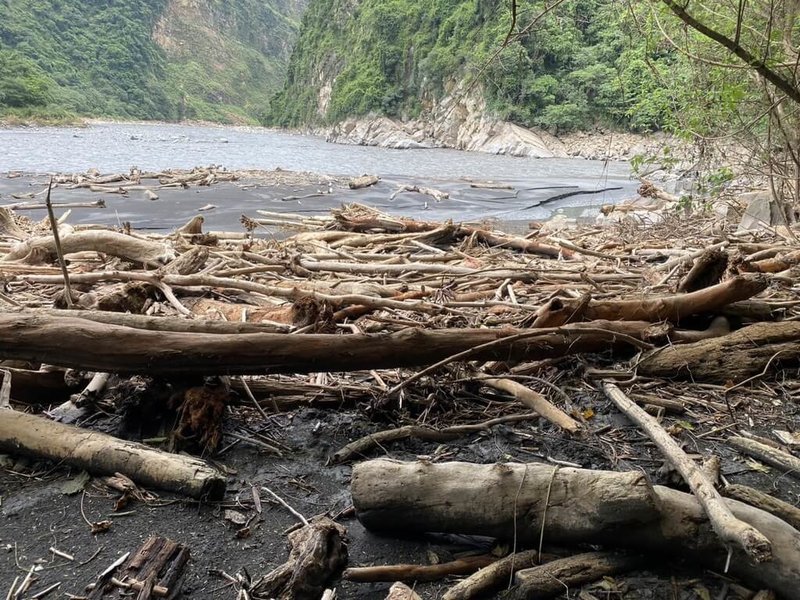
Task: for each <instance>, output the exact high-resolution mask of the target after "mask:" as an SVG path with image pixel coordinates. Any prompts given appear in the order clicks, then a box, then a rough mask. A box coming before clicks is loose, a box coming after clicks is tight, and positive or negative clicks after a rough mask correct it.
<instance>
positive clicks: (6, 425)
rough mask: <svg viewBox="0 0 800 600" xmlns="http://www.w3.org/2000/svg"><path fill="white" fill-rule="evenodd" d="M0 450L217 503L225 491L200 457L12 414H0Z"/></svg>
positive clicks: (221, 477) (221, 478)
mask: <svg viewBox="0 0 800 600" xmlns="http://www.w3.org/2000/svg"><path fill="white" fill-rule="evenodd" d="M0 450H2V451H4V452H9V453H14V454H25V455H28V456H35V457H38V458H46V459H49V460H54V461H59V462H64V463H66V464H69V465H72V466H75V467H78V468H80V469H86V470H87V471H89V472H90V473H94V474H98V475H113V474H114V473H122V474H123V475H126V476H127V477H129V478H130V479H132V480H133V481H135V482H136V483H139V484H142V485H145V486H152V487H156V488H160V489H164V490H169V491H173V492H178V493H181V494H186V495H187V496H191V497H193V498H209V499H219V498H221V497H222V495H223V494H224V492H225V476H224V475H223V474H222V473H220V472H219V471H217V470H216V469H215V468H213V467H212V466H210V465H209V464H208V463H206V462H205V461H202V460H200V459H198V458H193V457H191V456H184V455H179V454H169V453H167V452H162V451H160V450H156V449H155V448H150V447H148V446H145V445H143V444H137V443H134V442H128V441H125V440H119V439H117V438H114V437H112V436H110V435H106V434H104V433H97V432H94V431H87V430H85V429H80V428H79V427H73V426H71V425H64V424H62V423H56V422H55V421H50V420H48V419H45V418H43V417H37V416H34V415H29V414H26V413H21V412H17V411H15V410H8V409H6V410H3V411H2V413H0Z"/></svg>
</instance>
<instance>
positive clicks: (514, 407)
mask: <svg viewBox="0 0 800 600" xmlns="http://www.w3.org/2000/svg"><path fill="white" fill-rule="evenodd" d="M142 176H143V175H142ZM214 176H215V177H219V176H220V174H219V173H216V174H214ZM84 183H86V182H79V181H76V182H74V184H75V185H83V184H84ZM174 183H176V184H178V185H180V184H181V182H180V181H176V182H174ZM110 184H113V185H115V186H116V185H120V184H122V182H120V181H117V180H114V181H104V182H103V183H98V182H97V181H94V182H91V183H89V185H104V186H105V185H110ZM51 222H52V223H56V220H55V219H52V221H51ZM242 223H243V226H244V231H243V232H242V233H240V234H234V233H220V232H216V233H215V232H204V231H203V230H202V225H203V222H202V218H199V217H197V218H195V219H194V220H193V221H192V222H190V223H188V224H187V225H186V226H185V227H183V228H181V229H179V230H177V231H175V232H173V233H171V234H168V235H157V234H152V233H151V234H146V235H145V234H141V233H137V232H135V231H131V230H123V231H114V230H110V229H99V228H93V227H84V228H80V227H74V228H73V227H70V226H68V225H66V224H64V223H61V224H57V226H56V229H55V231H53V229H52V228H48V227H47V226H46V225H45V224H34V223H32V222H30V221H28V220H27V219H25V218H21V217H19V216H18V215H17V214H15V213H14V212H12V211H10V210H8V209H2V210H0V236H2V238H1V239H0V252H1V253H2V254H1V256H2V258H1V259H0V278H1V279H2V282H3V286H2V290H0V306H2V307H3V310H2V312H0V359H2V360H3V363H2V365H0V372H1V373H2V374H3V385H2V386H1V387H0V406H5V407H7V408H9V407H13V408H14V410H8V411H5V412H4V413H3V414H2V418H0V450H3V451H8V452H18V453H23V454H30V455H34V456H39V457H45V458H51V459H54V460H59V461H65V462H66V463H68V464H72V465H76V466H80V467H82V468H85V469H87V470H89V471H90V472H93V473H98V474H114V473H120V474H123V475H124V476H126V477H127V478H130V480H131V481H133V482H135V483H136V484H140V485H144V486H154V487H158V488H162V489H168V490H173V491H178V492H181V493H185V494H188V495H191V496H194V497H197V498H206V499H210V500H214V499H219V498H221V497H222V496H223V495H224V493H225V485H226V480H225V477H224V475H223V474H221V473H220V472H219V471H218V470H217V469H216V468H214V467H212V466H211V465H209V464H207V463H206V462H204V461H203V460H200V459H195V458H191V457H187V456H186V455H184V454H172V453H168V452H164V451H161V450H156V449H153V448H150V447H147V446H143V445H141V444H135V443H131V442H126V441H121V440H118V439H116V438H113V437H111V436H107V435H103V434H100V433H97V432H93V431H90V430H86V429H79V428H77V427H75V426H73V425H69V424H65V423H64V421H66V422H69V421H71V420H75V418H76V417H75V414H77V413H79V412H80V411H86V410H91V407H92V406H96V405H97V403H102V402H103V397H104V396H103V390H104V388H105V387H106V386H107V383H108V381H109V379H110V378H117V379H120V378H135V377H137V376H141V375H147V376H150V377H159V378H162V379H164V380H167V381H170V382H171V384H170V387H169V390H170V392H169V396H168V397H165V398H164V404H165V405H166V406H169V407H170V408H171V409H172V410H173V411H174V412H175V414H177V415H179V419H178V425H177V426H176V427H175V430H174V431H173V433H172V446H173V447H174V448H184V449H186V448H187V447H188V448H190V449H193V450H194V451H195V452H206V453H207V452H213V451H214V449H215V448H217V447H218V446H219V444H220V441H221V438H222V429H221V421H222V418H223V415H224V414H225V408H226V407H227V406H229V405H231V404H235V403H237V402H239V403H241V402H245V403H247V404H249V405H251V406H252V407H254V408H255V409H256V410H257V411H259V413H260V414H261V415H263V417H264V418H267V417H268V415H269V413H270V412H275V411H286V410H291V409H293V408H296V407H298V406H303V405H309V404H312V403H313V404H315V405H317V406H326V405H330V406H332V407H341V406H343V405H344V404H350V405H356V404H359V403H363V404H364V405H367V404H368V405H369V406H370V407H372V408H373V409H374V408H376V407H379V408H382V409H387V408H388V409H391V410H394V411H396V414H399V415H402V416H403V417H404V418H405V420H406V424H405V425H403V426H401V427H398V428H394V429H388V430H385V431H381V432H378V433H375V434H373V435H369V436H367V437H365V438H362V439H356V440H353V441H352V443H350V444H348V445H347V446H345V447H343V448H341V449H339V450H338V451H337V452H336V453H335V454H333V455H332V456H331V457H330V460H331V461H332V462H350V461H361V460H362V459H364V458H368V456H369V454H370V453H371V452H372V451H373V450H374V449H376V448H382V449H384V450H385V449H387V448H390V447H391V444H392V443H393V442H394V441H397V440H403V439H407V438H412V437H415V438H420V439H424V440H432V441H437V442H447V441H451V440H455V439H458V438H461V437H465V436H469V435H472V434H474V433H476V432H480V431H485V430H487V429H489V428H492V427H494V426H496V425H498V424H500V423H506V424H508V423H515V422H521V421H530V420H537V419H538V420H540V421H541V422H542V423H546V424H547V427H551V428H552V430H553V431H555V432H560V433H561V435H563V436H564V437H565V438H566V439H570V440H574V441H575V442H576V443H582V444H589V445H592V446H594V447H595V448H603V449H604V450H603V452H608V450H605V449H606V448H614V447H619V448H623V449H621V450H619V453H624V445H625V443H627V442H626V440H625V438H624V436H622V437H620V436H621V435H622V434H620V433H619V432H617V431H615V430H614V428H613V427H611V426H610V425H608V424H604V425H598V424H597V422H598V419H599V415H598V414H597V409H596V408H595V409H592V408H587V407H586V406H583V405H582V402H581V401H580V400H579V398H581V397H585V396H586V395H587V394H590V395H594V397H600V398H605V399H606V400H605V402H606V404H604V405H603V406H604V407H605V410H606V411H617V412H619V413H622V414H624V415H625V416H626V418H627V419H629V420H630V422H631V423H633V424H635V425H636V426H637V427H638V429H639V431H641V432H642V433H644V435H646V436H647V438H649V440H650V441H651V442H652V443H653V444H654V445H655V447H657V448H658V450H659V451H660V453H661V454H662V455H663V458H664V459H665V460H666V462H667V463H669V464H670V465H671V466H672V468H673V469H674V470H675V471H676V472H677V474H679V476H680V479H681V480H682V482H683V485H684V489H688V490H689V491H688V492H683V491H678V490H676V489H672V488H668V487H663V486H658V485H653V484H652V483H651V482H650V480H649V479H648V477H646V476H645V475H644V474H643V473H642V472H641V471H639V470H633V471H631V470H627V471H620V472H615V471H599V470H587V469H581V468H575V466H574V465H571V464H566V463H563V461H556V460H549V461H548V460H547V457H546V456H545V457H543V458H544V459H545V460H543V461H537V462H531V463H505V464H495V465H479V464H467V463H458V462H443V461H440V460H438V459H436V458H433V459H430V460H425V461H418V462H413V463H405V462H398V461H393V460H389V459H379V460H366V461H363V462H358V464H356V465H355V466H354V469H353V478H352V497H353V504H354V507H355V512H356V515H357V517H358V518H359V519H360V521H361V522H362V523H363V524H364V525H365V526H366V527H368V528H369V529H372V530H375V531H381V532H392V531H395V530H398V529H400V530H402V532H404V533H406V534H407V533H408V532H409V531H418V532H446V533H461V534H476V535H484V536H491V537H493V538H497V539H498V540H502V541H505V542H507V544H508V546H507V547H506V554H507V555H506V556H505V557H503V556H502V553H498V554H496V555H495V554H493V555H483V556H479V557H468V558H461V559H458V560H457V561H455V562H454V563H445V564H437V565H393V566H387V567H351V568H348V569H346V570H344V572H343V574H342V576H343V577H344V578H345V579H349V580H352V581H376V580H380V581H386V580H388V581H396V580H397V581H400V580H402V581H405V582H406V583H412V584H413V582H415V581H428V580H431V579H434V578H441V577H444V576H446V575H469V576H468V577H467V578H466V579H464V580H462V581H460V582H458V583H456V584H455V585H454V586H453V587H452V588H451V589H450V590H449V591H448V592H447V593H446V594H445V596H444V597H445V598H448V599H449V600H454V599H457V598H473V597H478V596H479V595H481V594H487V593H495V592H498V590H507V591H505V592H504V594H505V595H504V596H503V597H508V598H540V597H548V596H555V595H558V594H560V593H563V592H564V590H565V586H566V587H568V588H573V587H576V586H580V585H583V584H585V583H588V582H592V581H596V580H598V579H601V578H603V577H604V576H607V575H611V574H616V573H622V572H625V571H629V570H632V569H637V568H641V567H642V566H645V565H647V564H648V556H649V555H651V554H654V553H672V554H677V555H681V556H684V557H685V556H693V557H696V559H697V561H698V562H699V564H702V565H704V566H706V567H708V568H711V569H715V570H718V571H719V572H726V573H729V574H731V575H735V576H737V577H739V578H741V581H742V582H743V583H744V584H745V585H747V586H749V587H750V588H752V589H754V590H772V591H773V592H774V593H776V594H777V595H778V596H780V597H783V598H797V597H798V596H797V582H798V581H800V532H798V529H797V527H798V526H800V518H799V517H798V510H797V508H795V507H793V506H791V505H790V504H787V503H785V502H781V501H780V500H777V499H775V498H773V497H771V496H769V495H767V494H765V493H763V492H760V491H758V490H754V489H751V488H747V487H745V486H734V485H728V486H726V485H724V484H725V481H724V478H722V477H720V473H719V458H718V457H716V458H715V457H713V456H706V457H703V458H706V459H709V460H706V461H705V462H703V463H702V464H700V463H698V461H697V459H698V458H701V457H699V456H697V455H693V454H691V453H687V452H686V450H685V446H686V444H687V442H688V441H689V440H690V439H691V440H694V442H695V444H697V440H698V439H704V440H714V441H717V442H719V444H720V445H721V446H724V447H725V448H727V450H728V451H730V452H733V451H734V449H735V452H737V453H740V454H737V456H740V455H741V456H744V455H748V456H751V457H755V458H756V459H758V460H759V461H762V462H765V463H767V464H769V465H772V466H773V467H775V468H777V469H778V472H779V474H780V475H781V476H783V474H785V475H786V476H787V477H798V474H800V459H798V458H797V457H796V456H795V455H793V454H792V450H793V449H794V450H796V449H797V445H798V440H797V437H796V435H794V432H793V427H792V419H795V418H796V417H794V416H793V415H794V414H795V413H796V401H797V394H798V393H800V381H798V380H797V379H796V378H795V373H796V370H797V367H798V366H800V323H798V322H797V320H796V319H797V314H798V313H797V310H796V308H797V307H798V305H800V299H798V295H797V290H798V287H797V270H798V268H800V266H798V264H799V263H800V244H798V243H797V242H796V240H794V239H792V238H791V237H790V238H789V239H784V238H781V237H779V236H776V235H772V234H770V233H763V232H762V233H759V234H753V233H747V234H742V235H739V236H736V235H733V234H730V233H724V229H723V230H722V231H723V232H722V233H717V234H712V233H709V231H710V228H709V227H707V226H708V223H705V222H703V223H698V224H696V225H690V224H689V223H687V222H686V221H678V220H677V219H673V218H671V217H668V218H665V221H664V223H663V224H662V225H660V226H656V227H651V228H649V229H647V230H642V229H641V228H639V227H636V226H635V224H634V225H631V224H621V225H618V226H615V227H610V228H605V229H600V228H598V229H591V228H589V229H586V228H584V229H579V230H573V231H565V232H561V233H560V234H558V235H553V234H551V235H546V234H541V235H540V234H538V233H537V232H536V231H534V232H533V233H532V234H531V235H529V236H527V237H522V236H515V235H509V234H506V233H503V232H501V231H497V230H495V229H494V228H492V227H491V226H490V225H466V224H457V223H435V222H424V221H416V220H410V219H404V218H398V217H394V216H390V215H386V214H382V213H379V212H377V211H375V210H373V209H370V208H368V207H365V206H361V205H350V206H346V207H343V208H342V209H340V210H336V211H333V213H332V214H331V215H330V216H325V217H309V216H307V215H287V214H277V213H262V214H259V215H257V216H243V217H242ZM276 227H279V228H280V229H281V231H282V232H284V233H285V232H286V231H290V232H292V233H293V235H290V237H287V238H286V239H284V240H283V241H280V242H278V241H275V238H274V236H272V235H269V236H265V235H263V233H265V232H273V231H274V230H275V228H276ZM677 228H680V230H678V229H677ZM678 233H679V235H678ZM54 234H56V235H54ZM303 374H313V375H312V376H311V377H308V376H304V375H303ZM204 378H205V379H204ZM776 381H780V385H777V384H775V382H776ZM151 392H152V393H153V394H156V393H157V392H156V391H154V390H151ZM56 398H59V399H60V400H61V401H60V402H55V401H54V400H55V399H56ZM241 398H244V399H245V400H241ZM486 398H491V399H493V400H491V401H487V400H486ZM48 399H49V400H48ZM473 400H474V401H475V402H476V403H477V404H478V405H479V406H480V408H479V409H477V410H471V409H469V408H466V409H463V410H462V409H458V410H456V408H455V407H456V406H457V404H456V403H457V402H460V403H461V404H460V406H464V405H465V404H467V403H469V402H471V401H473ZM32 405H47V408H48V412H47V413H46V414H43V415H35V414H33V411H32V410H26V407H29V406H32ZM776 406H782V408H781V409H780V410H776V408H775V407H776ZM105 409H107V410H113V409H114V407H112V406H105ZM776 415H777V416H776ZM487 416H490V417H491V419H489V420H487V419H486V417H487ZM454 419H458V422H457V423H456V424H454V423H453V420H454ZM59 420H60V421H62V422H58V421H59ZM687 420H692V421H694V422H695V424H696V426H697V427H700V428H702V432H700V431H694V433H693V434H692V436H693V437H692V438H689V437H688V435H689V429H690V428H689V427H688V426H686V427H684V426H683V425H682V424H683V423H686V421H687ZM795 425H796V421H795ZM754 431H755V432H756V433H754ZM260 443H261V444H262V446H263V447H265V448H271V449H272V450H274V451H275V452H280V451H281V450H280V449H279V448H277V447H271V446H270V445H269V444H268V443H266V442H260ZM611 453H612V454H614V457H613V461H612V462H613V463H614V464H616V463H617V462H618V461H619V460H620V457H619V456H618V455H617V451H616V450H612V451H611ZM723 496H727V497H723ZM287 508H288V505H287ZM301 518H302V517H301ZM302 521H303V526H302V528H300V529H298V530H297V531H295V532H293V533H292V534H291V537H290V542H291V545H292V553H291V556H290V559H289V561H288V562H287V563H286V565H284V566H283V567H281V568H280V569H278V570H277V571H274V572H273V573H270V574H269V575H267V576H265V577H263V578H261V579H260V580H258V581H257V582H255V583H251V584H248V587H247V590H245V595H246V596H247V595H249V596H251V597H255V598H259V597H263V598H269V597H279V598H319V597H323V596H324V597H328V598H332V597H333V596H334V594H333V592H332V591H331V590H330V589H327V588H331V587H333V586H334V585H335V577H336V576H338V575H339V574H340V573H341V569H342V568H343V567H344V566H345V564H346V562H347V558H346V550H345V548H344V545H343V541H342V540H343V538H344V536H345V532H344V529H343V528H342V526H341V525H339V524H338V523H336V522H334V521H332V520H331V519H328V518H324V517H320V518H315V519H309V520H306V519H305V518H302ZM589 544H591V545H601V546H602V547H603V548H604V550H603V551H597V550H594V551H591V552H587V551H585V549H586V545H589ZM564 548H581V550H576V551H574V552H572V553H570V552H567V553H565V552H564ZM509 582H512V583H513V585H511V586H509ZM123 584H124V582H123ZM392 594H394V595H393V596H390V597H393V598H410V597H415V595H414V592H412V591H411V590H410V589H408V588H404V587H403V586H402V585H398V586H396V587H394V588H393V590H392ZM587 597H591V596H587ZM760 597H764V598H766V597H769V596H768V595H767V592H763V595H762V596H760Z"/></svg>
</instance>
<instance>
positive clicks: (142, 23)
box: [0, 0, 307, 123]
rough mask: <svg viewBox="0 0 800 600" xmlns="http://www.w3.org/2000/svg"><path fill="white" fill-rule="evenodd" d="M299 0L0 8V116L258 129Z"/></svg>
mask: <svg viewBox="0 0 800 600" xmlns="http://www.w3.org/2000/svg"><path fill="white" fill-rule="evenodd" d="M306 3H307V0H231V1H227V2H226V1H225V0H82V1H80V2H76V1H74V0H0V112H4V109H5V111H13V110H31V109H32V108H37V107H38V110H40V111H42V112H46V111H48V110H49V111H51V112H57V111H59V110H63V111H69V112H73V113H77V114H80V115H87V116H102V117H117V118H127V119H130V118H134V119H165V120H179V119H203V120H211V121H222V122H240V123H241V122H245V123H246V122H249V123H254V122H258V121H259V119H260V118H261V117H262V116H263V111H264V109H265V107H266V106H267V105H268V102H269V98H270V96H271V95H273V94H274V93H275V92H276V91H277V90H279V89H280V87H281V85H282V83H283V81H284V77H285V70H286V67H287V63H288V60H289V56H290V54H291V48H292V45H293V43H294V40H295V37H296V35H297V32H298V29H299V24H300V18H301V15H302V13H303V11H304V10H305V8H306Z"/></svg>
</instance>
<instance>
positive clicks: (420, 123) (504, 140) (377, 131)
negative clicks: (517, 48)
mask: <svg viewBox="0 0 800 600" xmlns="http://www.w3.org/2000/svg"><path fill="white" fill-rule="evenodd" d="M326 137H327V140H328V141H329V142H335V143H339V144H359V145H363V146H382V147H385V148H401V149H406V148H455V149H457V150H472V151H477V152H487V153H490V154H508V155H511V156H528V157H532V158H552V157H566V156H567V152H566V149H565V148H564V146H563V144H562V143H561V142H560V141H559V140H558V139H557V138H556V137H554V136H552V135H550V134H548V133H546V132H543V131H534V130H531V129H526V128H524V127H520V126H519V125H514V124H513V123H508V122H506V121H501V120H499V119H496V118H494V117H491V116H489V115H487V111H486V103H485V101H484V100H483V97H482V95H480V94H473V93H467V94H463V93H460V92H459V91H458V90H455V91H454V92H451V93H449V94H448V95H447V96H445V97H444V98H443V99H442V100H441V101H439V102H438V103H437V104H436V105H435V107H434V108H433V110H431V111H430V112H429V113H427V114H426V115H423V116H422V117H420V118H418V119H411V120H407V121H401V120H399V119H391V118H388V117H382V116H368V117H364V118H359V119H347V120H345V121H343V122H341V123H338V124H337V125H334V126H333V127H332V128H330V129H329V130H328V131H326Z"/></svg>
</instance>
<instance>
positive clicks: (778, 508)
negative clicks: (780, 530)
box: [722, 484, 800, 531]
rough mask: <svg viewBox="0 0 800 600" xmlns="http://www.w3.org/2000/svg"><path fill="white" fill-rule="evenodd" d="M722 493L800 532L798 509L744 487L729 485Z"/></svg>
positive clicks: (799, 513)
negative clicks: (784, 522) (762, 511)
mask: <svg viewBox="0 0 800 600" xmlns="http://www.w3.org/2000/svg"><path fill="white" fill-rule="evenodd" d="M722 492H723V493H724V494H725V495H726V496H727V497H728V498H734V499H736V500H739V501H740V502H744V503H745V504H749V505H750V506H755V507H756V508H760V509H761V510H765V511H767V512H768V513H770V514H773V515H775V516H776V517H778V518H779V519H783V520H784V521H786V522H787V523H788V524H789V525H791V526H792V527H794V528H795V529H797V530H798V531H800V508H797V507H796V506H793V505H791V504H789V503H788V502H784V501H783V500H780V499H778V498H775V497H774V496H770V495H769V494H766V493H764V492H762V491H760V490H757V489H754V488H751V487H749V486H746V485H740V484H733V485H729V486H727V487H726V488H725V489H723V490H722Z"/></svg>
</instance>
